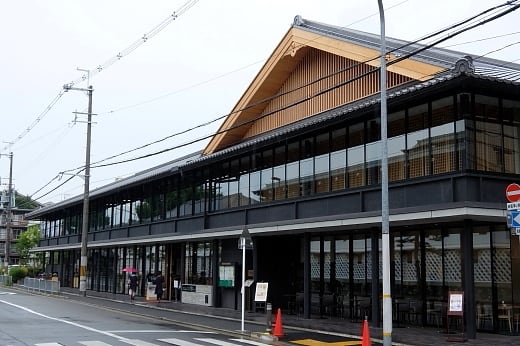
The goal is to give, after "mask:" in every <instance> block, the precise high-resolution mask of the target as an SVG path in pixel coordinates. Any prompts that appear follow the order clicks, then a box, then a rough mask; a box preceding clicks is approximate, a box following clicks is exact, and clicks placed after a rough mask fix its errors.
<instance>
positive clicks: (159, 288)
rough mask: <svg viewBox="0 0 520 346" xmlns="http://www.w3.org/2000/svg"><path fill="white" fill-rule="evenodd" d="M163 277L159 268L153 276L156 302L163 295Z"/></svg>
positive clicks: (158, 301) (159, 300)
mask: <svg viewBox="0 0 520 346" xmlns="http://www.w3.org/2000/svg"><path fill="white" fill-rule="evenodd" d="M163 285H164V277H163V276H162V272H161V271H160V270H159V271H158V272H157V275H156V276H155V294H157V303H160V302H161V299H162V295H163Z"/></svg>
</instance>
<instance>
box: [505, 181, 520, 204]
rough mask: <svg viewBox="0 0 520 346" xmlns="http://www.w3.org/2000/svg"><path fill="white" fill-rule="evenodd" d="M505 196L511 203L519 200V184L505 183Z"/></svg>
mask: <svg viewBox="0 0 520 346" xmlns="http://www.w3.org/2000/svg"><path fill="white" fill-rule="evenodd" d="M506 198H507V200H508V201H509V202H511V203H514V202H518V201H520V185H518V184H517V183H512V184H509V185H507V187H506Z"/></svg>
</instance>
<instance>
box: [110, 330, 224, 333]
mask: <svg viewBox="0 0 520 346" xmlns="http://www.w3.org/2000/svg"><path fill="white" fill-rule="evenodd" d="M107 332H109V333H197V334H216V333H215V332H208V331H205V332H204V331H198V330H173V329H158V330H152V329H141V330H135V329H127V330H107Z"/></svg>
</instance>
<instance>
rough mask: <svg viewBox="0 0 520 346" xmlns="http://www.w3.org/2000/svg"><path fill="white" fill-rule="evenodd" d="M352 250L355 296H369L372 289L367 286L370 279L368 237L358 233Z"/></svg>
mask: <svg viewBox="0 0 520 346" xmlns="http://www.w3.org/2000/svg"><path fill="white" fill-rule="evenodd" d="M352 251H353V257H354V263H353V267H354V268H353V269H354V278H353V281H354V287H353V289H354V291H353V295H354V296H361V297H364V296H368V295H369V292H370V290H369V289H368V287H367V284H368V280H369V279H370V278H369V276H368V268H367V266H368V257H367V256H368V254H367V248H366V239H365V236H364V234H359V235H356V238H354V239H353V243H352Z"/></svg>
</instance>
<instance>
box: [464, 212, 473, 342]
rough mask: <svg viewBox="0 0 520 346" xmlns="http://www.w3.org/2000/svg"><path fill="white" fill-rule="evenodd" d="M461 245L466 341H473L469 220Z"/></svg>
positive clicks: (471, 233)
mask: <svg viewBox="0 0 520 346" xmlns="http://www.w3.org/2000/svg"><path fill="white" fill-rule="evenodd" d="M461 243H462V244H461V245H462V246H461V250H462V254H461V255H462V263H463V264H462V265H463V267H462V280H463V282H462V287H463V288H464V317H465V319H466V335H467V337H468V339H475V338H476V337H477V328H476V323H477V322H476V319H475V313H476V311H475V276H474V271H473V228H472V223H471V220H464V231H463V233H462V235H461Z"/></svg>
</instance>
